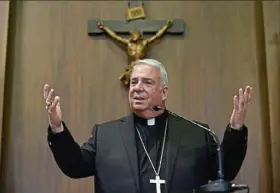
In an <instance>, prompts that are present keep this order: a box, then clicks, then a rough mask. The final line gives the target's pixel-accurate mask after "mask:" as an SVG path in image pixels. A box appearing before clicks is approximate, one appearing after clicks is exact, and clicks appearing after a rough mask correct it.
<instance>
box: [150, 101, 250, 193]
mask: <svg viewBox="0 0 280 193" xmlns="http://www.w3.org/2000/svg"><path fill="white" fill-rule="evenodd" d="M162 109H163V108H161V107H160V106H158V105H155V106H153V110H154V111H159V110H162ZM167 111H168V113H170V114H172V115H174V116H175V117H180V118H183V119H185V120H187V121H189V122H191V123H193V124H195V125H197V126H199V127H200V128H202V129H204V130H206V131H207V132H208V133H209V134H210V135H211V136H212V137H213V138H214V141H215V142H216V143H217V146H218V147H217V156H218V179H216V180H215V181H212V182H210V183H208V184H205V185H202V186H200V188H201V189H202V190H203V191H204V192H209V193H230V192H235V191H237V190H247V193H249V191H250V189H249V186H247V185H245V184H240V185H238V184H233V183H230V182H228V181H226V180H224V171H223V160H222V151H221V143H220V140H219V137H218V135H216V133H215V132H214V131H212V130H211V129H209V128H207V127H205V126H203V125H200V124H198V123H196V122H194V121H192V120H189V119H186V118H184V117H182V116H179V115H177V114H175V113H173V112H171V111H169V110H167Z"/></svg>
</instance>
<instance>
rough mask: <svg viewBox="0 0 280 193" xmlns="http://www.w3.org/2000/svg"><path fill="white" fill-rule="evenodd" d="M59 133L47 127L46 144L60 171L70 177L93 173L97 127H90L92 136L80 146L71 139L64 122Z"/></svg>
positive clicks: (82, 176) (81, 176) (83, 176)
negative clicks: (62, 128)
mask: <svg viewBox="0 0 280 193" xmlns="http://www.w3.org/2000/svg"><path fill="white" fill-rule="evenodd" d="M62 124H63V127H64V130H63V131H62V132H61V133H56V134H54V133H52V131H51V128H50V126H49V127H48V136H47V140H48V144H49V147H50V149H51V151H52V154H53V157H54V159H55V161H56V163H57V165H58V167H59V168H60V169H61V171H62V172H63V173H64V174H65V175H67V176H68V177H70V178H85V177H89V176H93V175H94V174H95V156H96V138H97V128H98V126H97V125H95V126H94V127H93V129H92V136H91V137H90V138H89V139H88V141H87V142H85V143H83V144H82V145H81V146H80V145H79V144H78V143H77V142H76V141H75V140H74V139H73V137H72V135H71V133H70V131H69V130H68V128H67V126H66V124H65V123H64V122H63V123H62Z"/></svg>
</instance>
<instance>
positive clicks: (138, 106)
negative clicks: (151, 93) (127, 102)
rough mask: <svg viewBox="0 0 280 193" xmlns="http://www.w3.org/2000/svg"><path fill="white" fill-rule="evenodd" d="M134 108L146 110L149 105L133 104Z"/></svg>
mask: <svg viewBox="0 0 280 193" xmlns="http://www.w3.org/2000/svg"><path fill="white" fill-rule="evenodd" d="M132 109H134V110H136V111H141V110H146V109H147V105H146V104H133V105H132Z"/></svg>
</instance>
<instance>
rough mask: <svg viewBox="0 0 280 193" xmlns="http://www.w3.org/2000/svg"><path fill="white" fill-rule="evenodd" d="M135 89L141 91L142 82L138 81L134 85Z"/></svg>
mask: <svg viewBox="0 0 280 193" xmlns="http://www.w3.org/2000/svg"><path fill="white" fill-rule="evenodd" d="M134 88H135V90H136V91H142V90H143V84H142V83H141V82H140V81H139V82H138V83H137V84H136V85H135V87H134Z"/></svg>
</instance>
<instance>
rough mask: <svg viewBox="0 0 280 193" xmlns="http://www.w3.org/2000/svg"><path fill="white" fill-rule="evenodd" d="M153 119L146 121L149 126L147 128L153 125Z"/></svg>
mask: <svg viewBox="0 0 280 193" xmlns="http://www.w3.org/2000/svg"><path fill="white" fill-rule="evenodd" d="M155 121H156V120H155V118H151V119H148V120H147V124H148V125H149V126H152V125H155Z"/></svg>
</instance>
